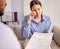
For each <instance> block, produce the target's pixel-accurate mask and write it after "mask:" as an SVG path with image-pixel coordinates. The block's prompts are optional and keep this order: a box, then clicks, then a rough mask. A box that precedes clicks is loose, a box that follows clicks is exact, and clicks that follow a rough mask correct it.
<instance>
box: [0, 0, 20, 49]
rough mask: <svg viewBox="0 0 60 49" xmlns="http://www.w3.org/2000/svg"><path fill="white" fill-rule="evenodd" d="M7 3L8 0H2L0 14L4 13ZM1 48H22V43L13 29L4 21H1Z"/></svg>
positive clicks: (0, 0) (0, 1)
mask: <svg viewBox="0 0 60 49" xmlns="http://www.w3.org/2000/svg"><path fill="white" fill-rule="evenodd" d="M6 5H7V4H6V0H0V16H2V15H3V14H4V10H5V7H6ZM0 49H21V45H20V43H19V41H18V39H17V37H16V35H15V34H14V32H13V31H12V29H11V28H9V27H8V26H7V25H5V24H3V23H2V22H0Z"/></svg>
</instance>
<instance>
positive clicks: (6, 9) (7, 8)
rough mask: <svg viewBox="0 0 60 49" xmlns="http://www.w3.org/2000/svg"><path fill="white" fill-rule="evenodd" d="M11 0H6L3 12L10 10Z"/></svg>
mask: <svg viewBox="0 0 60 49" xmlns="http://www.w3.org/2000/svg"><path fill="white" fill-rule="evenodd" d="M11 1H12V0H6V3H7V6H6V8H5V12H11V4H12V2H11Z"/></svg>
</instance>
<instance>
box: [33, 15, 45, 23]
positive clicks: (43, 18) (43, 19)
mask: <svg viewBox="0 0 60 49" xmlns="http://www.w3.org/2000/svg"><path fill="white" fill-rule="evenodd" d="M41 17H42V20H41V22H39V23H42V22H43V21H45V17H44V15H42V16H41ZM32 21H34V22H35V23H37V22H36V19H32ZM39 23H37V24H39Z"/></svg>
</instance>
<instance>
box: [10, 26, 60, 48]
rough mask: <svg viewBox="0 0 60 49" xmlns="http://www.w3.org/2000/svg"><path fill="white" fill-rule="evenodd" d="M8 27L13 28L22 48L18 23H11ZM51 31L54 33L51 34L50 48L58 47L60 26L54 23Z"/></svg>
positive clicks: (59, 46)
mask: <svg viewBox="0 0 60 49" xmlns="http://www.w3.org/2000/svg"><path fill="white" fill-rule="evenodd" d="M10 27H11V28H12V29H13V30H14V32H15V34H16V36H17V38H18V40H19V41H20V42H21V45H22V49H24V48H23V44H24V39H23V38H22V36H21V27H20V25H12V26H10ZM52 31H53V33H54V36H53V39H52V43H51V48H52V49H60V27H59V26H56V25H55V26H53V29H52Z"/></svg>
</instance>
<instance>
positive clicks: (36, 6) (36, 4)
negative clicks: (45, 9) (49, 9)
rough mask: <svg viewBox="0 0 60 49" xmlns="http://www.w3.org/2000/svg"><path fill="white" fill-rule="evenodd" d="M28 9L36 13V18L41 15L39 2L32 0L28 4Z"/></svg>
mask: <svg viewBox="0 0 60 49" xmlns="http://www.w3.org/2000/svg"><path fill="white" fill-rule="evenodd" d="M30 9H31V11H35V12H36V16H38V15H41V14H42V4H41V2H40V1H38V0H32V1H31V2H30Z"/></svg>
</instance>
